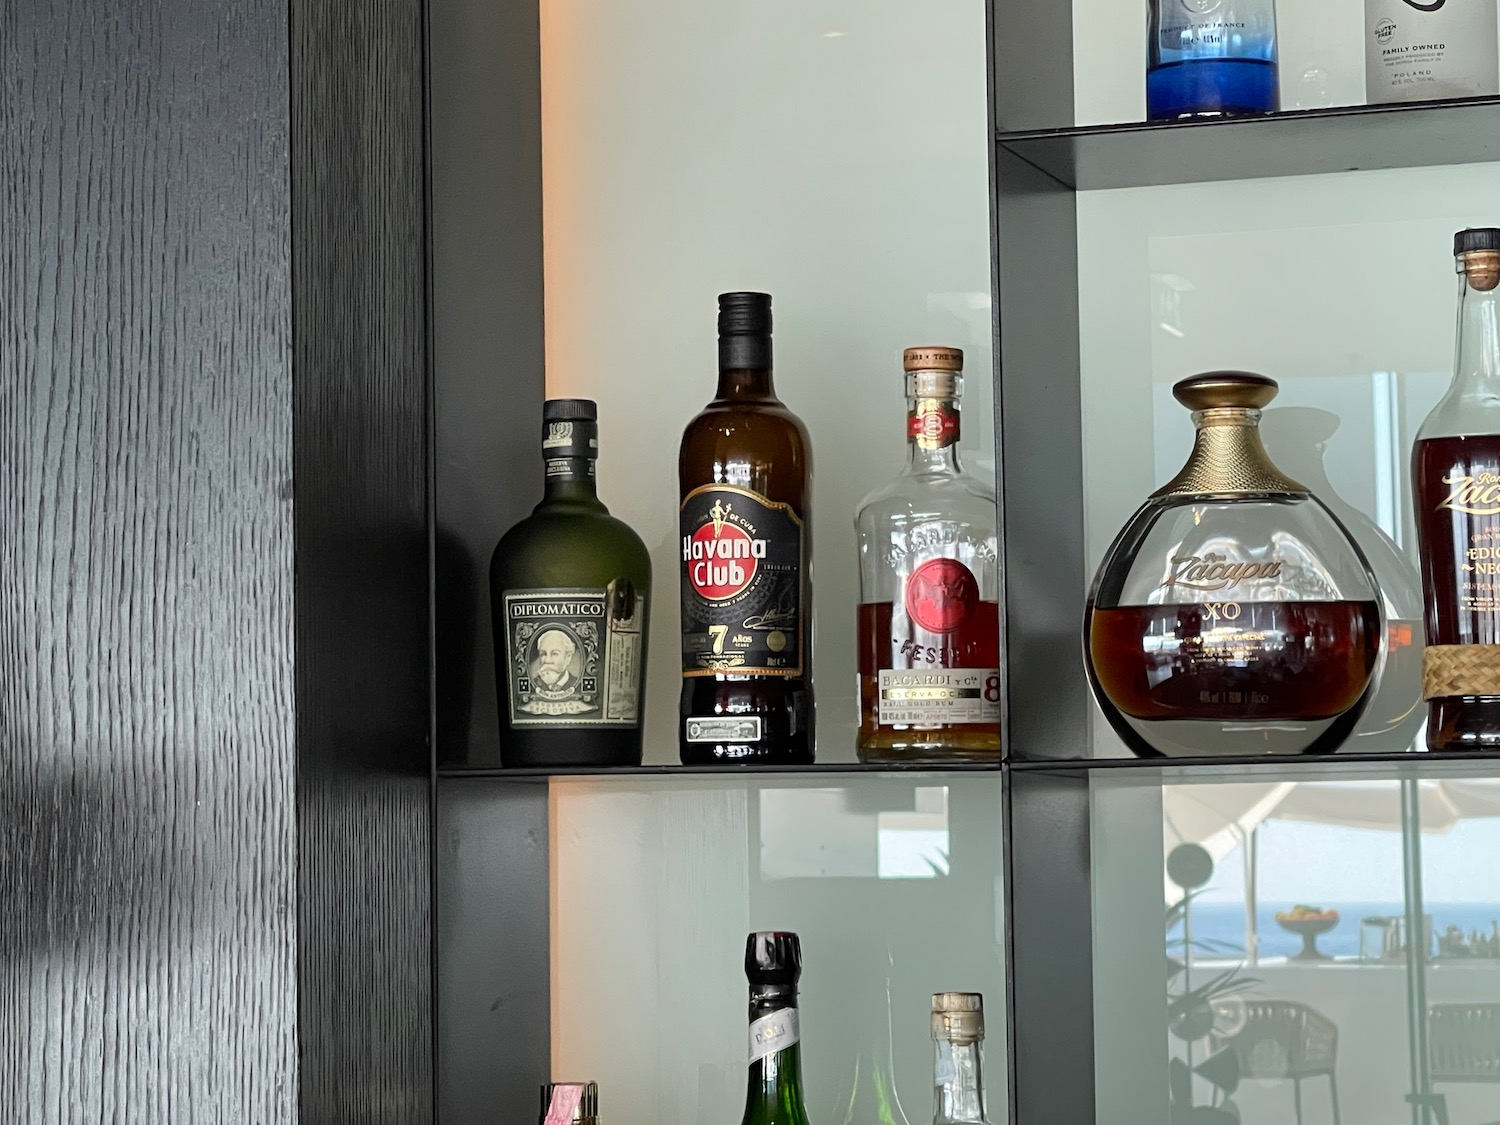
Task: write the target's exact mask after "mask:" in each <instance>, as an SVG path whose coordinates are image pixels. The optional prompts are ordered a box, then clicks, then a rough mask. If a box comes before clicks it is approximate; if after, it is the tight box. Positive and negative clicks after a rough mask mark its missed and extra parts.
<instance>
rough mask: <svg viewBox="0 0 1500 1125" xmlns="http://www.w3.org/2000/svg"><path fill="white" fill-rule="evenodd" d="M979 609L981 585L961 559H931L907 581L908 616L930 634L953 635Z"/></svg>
mask: <svg viewBox="0 0 1500 1125" xmlns="http://www.w3.org/2000/svg"><path fill="white" fill-rule="evenodd" d="M978 606H979V583H978V581H977V580H976V579H975V578H974V573H973V571H971V570H970V569H969V568H968V567H966V566H964V564H963V563H961V562H959V561H958V560H957V559H929V560H928V561H927V562H924V563H923V564H922V565H921V566H919V567H917V569H916V570H914V571H912V572H911V577H910V578H908V579H907V580H906V615H907V616H908V617H910V618H911V619H912V620H913V621H915V622H916V623H917V624H918V625H919V626H920V627H921V628H923V629H926V630H927V631H928V632H929V633H951V632H953V630H955V629H957V628H958V627H959V626H960V625H962V624H963V623H964V622H965V621H966V620H968V617H969V615H970V614H971V613H973V612H974V610H975V609H976V608H978Z"/></svg>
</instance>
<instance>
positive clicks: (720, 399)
mask: <svg viewBox="0 0 1500 1125" xmlns="http://www.w3.org/2000/svg"><path fill="white" fill-rule="evenodd" d="M678 478H679V481H678V482H679V484H680V486H681V492H680V496H681V509H680V530H681V558H682V701H681V708H680V713H679V726H678V737H679V742H680V747H681V754H682V761H683V762H684V763H686V764H688V765H704V764H715V763H721V764H735V763H767V764H773V763H774V764H795V763H806V762H811V761H812V760H813V690H812V582H811V566H812V536H811V533H810V532H811V528H810V515H811V511H810V508H811V503H810V502H811V499H812V449H811V446H810V444H809V442H808V439H807V430H806V429H805V428H804V427H803V425H802V423H801V422H800V421H799V420H798V419H797V417H796V415H794V414H793V413H792V412H791V411H790V410H788V409H787V408H786V407H785V406H783V405H782V403H781V400H780V399H778V398H777V397H776V391H775V389H774V387H773V386H772V383H771V298H770V297H769V296H767V295H766V294H764V293H725V294H722V295H721V296H720V297H719V386H718V392H717V393H716V394H715V395H714V399H713V401H712V402H710V403H709V404H708V405H707V406H706V407H705V408H704V409H703V411H702V413H700V414H699V415H698V416H697V417H696V418H694V419H693V420H692V421H691V422H689V423H688V426H687V430H686V432H685V433H684V434H683V435H682V455H681V459H680V461H679V469H678Z"/></svg>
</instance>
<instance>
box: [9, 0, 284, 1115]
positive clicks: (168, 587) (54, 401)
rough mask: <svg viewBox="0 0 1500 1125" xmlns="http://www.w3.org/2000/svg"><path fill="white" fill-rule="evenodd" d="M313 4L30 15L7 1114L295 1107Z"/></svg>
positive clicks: (179, 4)
mask: <svg viewBox="0 0 1500 1125" xmlns="http://www.w3.org/2000/svg"><path fill="white" fill-rule="evenodd" d="M286 59H287V33H286V13H285V7H284V5H282V4H279V3H272V2H267V0H150V2H148V0H122V2H119V3H114V4H109V5H102V6H101V5H96V4H87V3H83V2H81V0H25V2H21V3H7V4H4V5H0V146H3V147H0V315H3V320H0V325H3V329H0V331H3V335H0V578H3V581H0V914H3V921H0V966H3V970H0V974H3V975H0V980H3V984H4V987H3V992H0V1120H3V1121H5V1122H7V1123H10V1122H22V1123H27V1125H51V1123H62V1122H69V1123H71V1122H107V1123H110V1125H134V1123H137V1122H139V1123H142V1125H146V1123H150V1125H156V1123H160V1122H168V1121H170V1122H174V1123H179V1125H180V1123H199V1122H201V1123H204V1125H209V1123H218V1122H254V1123H256V1125H281V1123H283V1122H290V1121H292V1120H293V1118H294V1114H295V1098H296V1074H295V1065H296V1064H295V993H294V983H295V962H294V955H295V944H294V934H293V903H294V879H293V863H294V850H293V849H294V815H295V813H294V790H293V784H294V743H293V722H292V703H293V678H292V656H293V650H292V646H293V626H292V615H293V589H292V555H293V552H292V505H291V491H290V480H291V474H292V449H291V421H292V397H291V389H292V387H291V367H290V354H289V342H290V302H289V296H288V292H289V288H288V282H289V269H290V266H289V232H288V217H289V198H288V184H287V150H288V136H287V129H286V125H287V120H288V98H287V89H286Z"/></svg>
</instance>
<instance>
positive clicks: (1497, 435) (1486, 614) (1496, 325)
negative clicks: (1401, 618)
mask: <svg viewBox="0 0 1500 1125" xmlns="http://www.w3.org/2000/svg"><path fill="white" fill-rule="evenodd" d="M1453 253H1454V256H1455V258H1456V259H1457V265H1458V276H1459V294H1458V339H1457V343H1456V347H1455V355H1454V371H1453V383H1452V385H1451V386H1449V388H1448V392H1447V394H1445V395H1444V396H1443V397H1442V399H1441V400H1440V401H1439V402H1438V404H1437V406H1435V407H1434V408H1433V410H1432V413H1430V414H1429V415H1428V416H1427V420H1426V421H1424V422H1423V423H1422V426H1421V428H1420V429H1419V430H1418V431H1417V441H1416V445H1415V447H1414V448H1413V450H1412V474H1411V475H1412V490H1413V493H1414V500H1415V509H1416V518H1417V540H1418V544H1419V547H1420V550H1421V556H1422V587H1423V593H1424V594H1425V597H1426V606H1425V610H1426V625H1427V651H1426V653H1425V654H1424V656H1423V662H1422V694H1423V695H1424V696H1425V697H1426V699H1427V701H1428V716H1427V746H1428V748H1429V749H1431V750H1489V751H1493V750H1500V288H1497V285H1500V229H1497V228H1494V227H1486V228H1482V229H1478V230H1463V231H1459V232H1458V234H1456V235H1455V236H1454V239H1453Z"/></svg>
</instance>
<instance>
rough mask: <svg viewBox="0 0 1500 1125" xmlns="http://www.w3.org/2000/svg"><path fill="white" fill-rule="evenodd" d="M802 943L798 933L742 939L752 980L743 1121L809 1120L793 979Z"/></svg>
mask: <svg viewBox="0 0 1500 1125" xmlns="http://www.w3.org/2000/svg"><path fill="white" fill-rule="evenodd" d="M801 976H802V944H801V942H799V941H798V940H797V935H796V934H788V933H774V932H772V933H757V934H751V935H750V936H749V938H747V939H746V941H745V977H746V979H748V980H749V982H750V1073H749V1077H748V1080H747V1081H746V1084H745V1116H744V1118H743V1119H742V1120H741V1125H808V1121H807V1110H805V1109H803V1108H802V1048H801V1047H800V1046H799V1045H798V1044H799V1043H800V1041H801V1038H802V1034H801V1026H800V1024H799V1022H798V1018H797V980H798V978H799V977H801Z"/></svg>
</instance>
